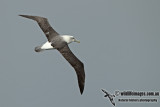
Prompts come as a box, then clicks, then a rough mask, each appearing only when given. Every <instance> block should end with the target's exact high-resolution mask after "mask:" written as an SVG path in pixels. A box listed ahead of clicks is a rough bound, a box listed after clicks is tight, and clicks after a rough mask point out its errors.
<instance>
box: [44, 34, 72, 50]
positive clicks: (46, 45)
mask: <svg viewBox="0 0 160 107" xmlns="http://www.w3.org/2000/svg"><path fill="white" fill-rule="evenodd" d="M62 38H63V39H64V41H65V42H67V43H68V44H69V43H71V42H73V41H74V40H73V36H70V35H62ZM41 49H43V50H50V49H55V48H54V47H53V46H52V45H51V42H49V41H47V42H46V43H44V44H43V45H42V46H41Z"/></svg>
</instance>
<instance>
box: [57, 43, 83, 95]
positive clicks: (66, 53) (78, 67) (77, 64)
mask: <svg viewBox="0 0 160 107" xmlns="http://www.w3.org/2000/svg"><path fill="white" fill-rule="evenodd" d="M57 50H58V51H59V52H60V53H61V54H62V55H63V57H64V58H65V59H66V60H67V61H68V62H69V63H70V64H71V65H72V67H73V68H74V69H75V71H76V74H77V78H78V84H79V88H80V92H81V94H82V93H83V90H84V84H85V73H84V65H83V63H82V62H81V61H80V60H79V59H78V58H77V57H76V56H75V55H74V54H73V53H72V51H71V50H70V49H69V47H68V45H67V44H66V45H65V46H64V47H63V48H60V49H57Z"/></svg>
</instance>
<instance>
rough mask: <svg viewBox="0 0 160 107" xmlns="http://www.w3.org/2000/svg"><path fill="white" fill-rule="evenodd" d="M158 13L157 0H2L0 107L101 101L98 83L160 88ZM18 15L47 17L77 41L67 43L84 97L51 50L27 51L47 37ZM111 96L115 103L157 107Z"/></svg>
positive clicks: (87, 106) (96, 106) (98, 106)
mask: <svg viewBox="0 0 160 107" xmlns="http://www.w3.org/2000/svg"><path fill="white" fill-rule="evenodd" d="M159 11H160V1H159V0H1V3H0V16H1V18H0V19H1V20H0V29H1V30H0V31H1V34H0V35H1V36H0V49H1V50H0V53H1V54H0V107H55V106H58V107H62V106H66V107H107V106H112V105H111V104H110V102H109V100H107V99H104V98H103V96H104V93H103V92H102V91H101V90H100V89H101V88H104V89H106V90H108V91H109V92H110V93H114V91H115V90H121V91H123V90H134V91H160V86H159V81H160V78H159V75H160V66H159V65H160V57H159V55H160V49H159V46H160V42H159V41H160V30H159V29H160V12H159ZM19 14H27V15H38V16H44V17H47V18H48V20H49V22H50V24H51V25H52V26H53V27H54V29H55V30H56V31H57V32H59V33H60V34H70V35H73V36H75V38H77V39H78V40H80V41H81V43H80V44H77V43H73V44H70V45H69V46H70V48H71V49H72V51H73V52H74V54H75V55H76V56H77V57H78V58H79V59H80V60H81V61H82V62H83V63H84V64H85V72H86V84H85V89H84V93H83V95H80V92H79V88H78V83H77V78H76V74H75V72H74V70H73V68H72V67H71V66H70V65H69V64H68V62H67V61H65V60H64V58H63V57H62V56H61V55H60V54H59V53H58V51H45V52H42V53H36V52H34V47H35V46H38V45H41V44H42V43H44V42H46V40H47V39H46V38H45V36H44V34H43V32H42V31H41V29H40V28H39V27H38V25H37V23H36V22H34V21H32V20H29V19H25V18H22V17H19V16H18V15H19ZM157 98H158V100H160V99H159V97H157ZM117 99H118V97H116V98H115V102H116V105H117V106H118V107H128V106H129V107H135V106H136V107H150V106H152V107H159V106H160V103H159V102H158V103H120V102H118V101H117Z"/></svg>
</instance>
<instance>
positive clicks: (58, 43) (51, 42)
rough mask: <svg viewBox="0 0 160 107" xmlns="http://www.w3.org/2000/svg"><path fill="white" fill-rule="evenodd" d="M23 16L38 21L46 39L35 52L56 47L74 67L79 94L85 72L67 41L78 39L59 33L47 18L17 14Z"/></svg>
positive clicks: (83, 82)
mask: <svg viewBox="0 0 160 107" xmlns="http://www.w3.org/2000/svg"><path fill="white" fill-rule="evenodd" d="M19 16H22V17H25V18H29V19H32V20H34V21H36V22H37V23H38V25H39V26H40V28H41V29H42V31H43V32H44V34H45V35H46V37H47V39H48V41H47V42H46V43H45V44H43V45H42V46H37V47H35V51H36V52H41V51H43V50H51V49H57V50H58V51H59V52H60V53H61V54H62V55H63V57H64V58H65V59H66V60H67V61H68V62H69V63H70V64H71V66H72V67H73V68H74V69H75V72H76V74H77V78H78V84H79V88H80V92H81V94H82V93H83V90H84V84H85V72H84V65H83V63H82V62H81V61H80V60H79V59H78V58H77V57H76V56H75V55H74V54H73V53H72V51H71V50H70V48H69V47H68V44H69V43H72V42H77V43H80V41H78V40H76V39H75V38H74V37H73V36H70V35H59V34H58V33H57V32H56V31H55V30H54V29H53V28H52V27H51V26H50V24H49V22H48V20H47V18H44V17H40V16H30V15H19Z"/></svg>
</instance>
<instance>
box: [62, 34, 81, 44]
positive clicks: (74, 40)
mask: <svg viewBox="0 0 160 107" xmlns="http://www.w3.org/2000/svg"><path fill="white" fill-rule="evenodd" d="M62 37H63V39H64V41H65V42H67V43H68V44H69V43H72V42H77V43H80V41H79V40H76V39H75V38H74V36H70V35H63V36H62Z"/></svg>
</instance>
